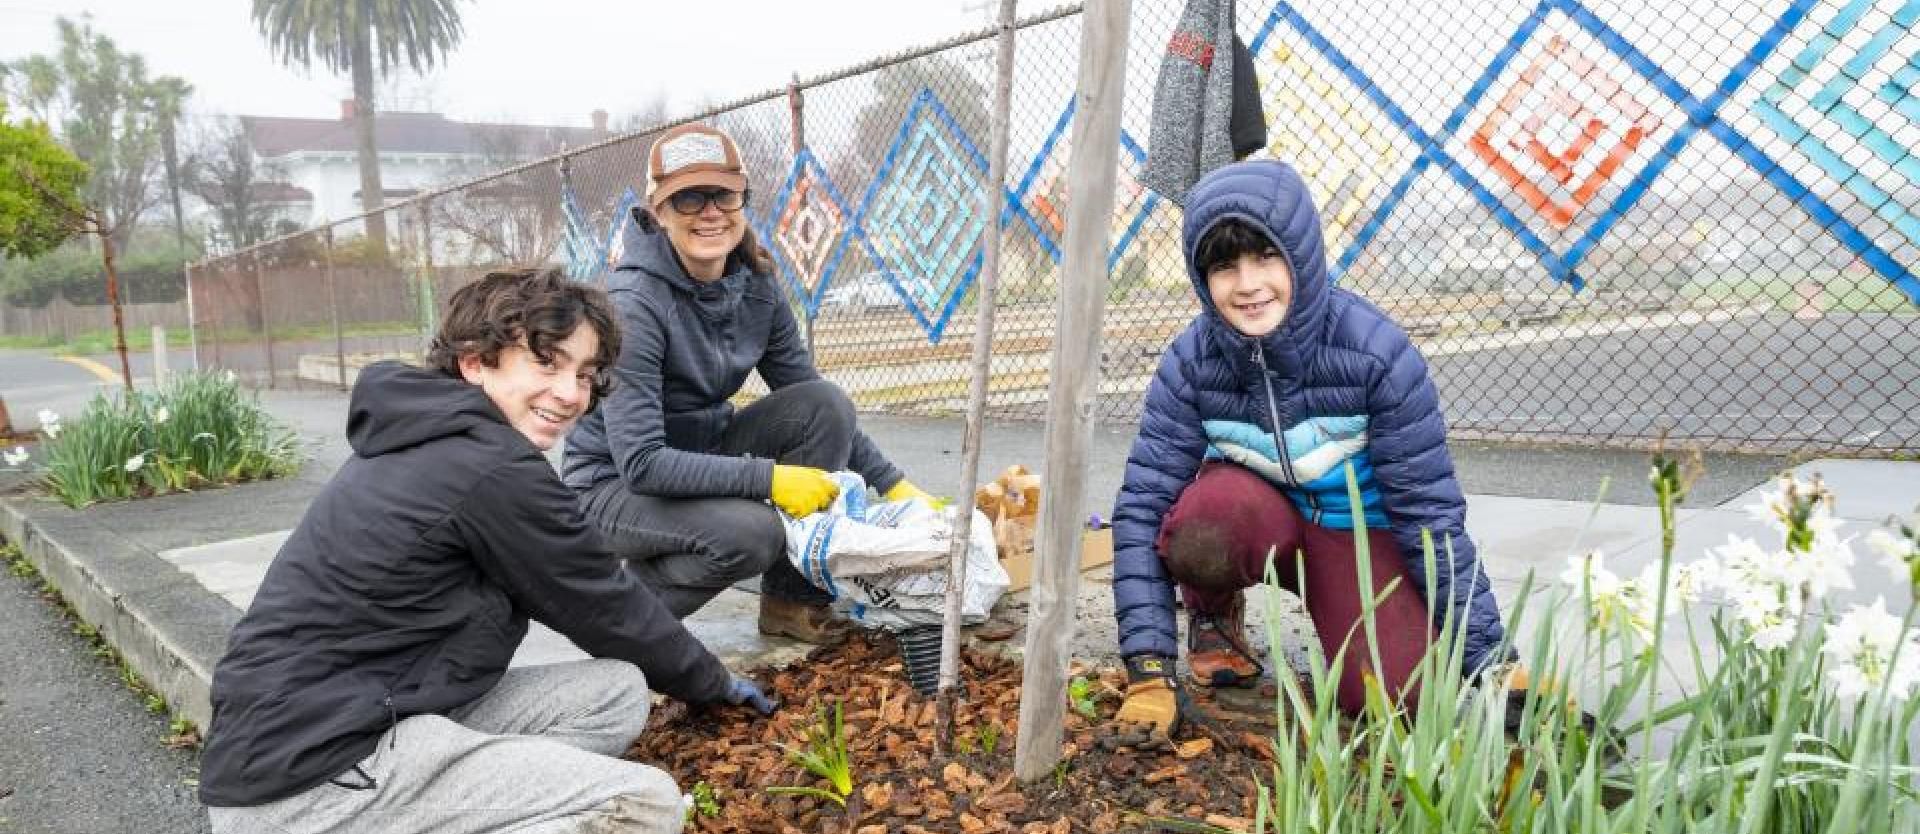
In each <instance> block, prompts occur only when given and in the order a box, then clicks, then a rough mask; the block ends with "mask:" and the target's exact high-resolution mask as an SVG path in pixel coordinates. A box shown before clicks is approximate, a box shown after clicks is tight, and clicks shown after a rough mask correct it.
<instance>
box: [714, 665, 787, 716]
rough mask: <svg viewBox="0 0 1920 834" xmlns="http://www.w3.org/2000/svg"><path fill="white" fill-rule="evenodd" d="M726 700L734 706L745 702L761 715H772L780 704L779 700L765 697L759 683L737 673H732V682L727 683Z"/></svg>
mask: <svg viewBox="0 0 1920 834" xmlns="http://www.w3.org/2000/svg"><path fill="white" fill-rule="evenodd" d="M726 701H727V703H729V704H732V705H734V706H736V707H737V706H740V705H741V704H746V705H747V706H750V707H753V711H754V712H757V713H760V714H761V715H772V714H773V711H774V710H775V709H777V708H779V706H780V702H778V701H775V700H773V699H772V698H769V697H767V694H766V693H764V692H761V691H760V685H759V684H756V683H754V682H753V681H750V680H747V679H746V678H743V677H740V676H739V675H734V676H733V682H732V683H729V684H727V694H726Z"/></svg>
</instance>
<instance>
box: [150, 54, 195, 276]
mask: <svg viewBox="0 0 1920 834" xmlns="http://www.w3.org/2000/svg"><path fill="white" fill-rule="evenodd" d="M149 94H150V95H151V96H152V97H153V107H154V115H155V116H156V117H157V118H158V119H159V120H160V153H161V161H162V162H164V163H165V164H166V171H167V197H168V198H169V199H170V200H171V201H172V203H173V236H174V239H175V240H176V241H177V242H178V243H179V244H180V248H182V249H185V248H186V247H187V226H186V220H185V219H184V218H183V217H182V215H181V211H180V145H179V136H178V133H179V131H178V130H177V128H178V127H179V126H180V111H181V109H182V107H183V106H184V105H185V104H186V101H187V97H188V96H190V95H193V85H192V84H188V83H187V82H186V81H185V80H183V79H180V78H176V77H174V76H171V75H163V76H160V77H159V78H156V79H154V80H153V87H152V88H151V90H150V93H149Z"/></svg>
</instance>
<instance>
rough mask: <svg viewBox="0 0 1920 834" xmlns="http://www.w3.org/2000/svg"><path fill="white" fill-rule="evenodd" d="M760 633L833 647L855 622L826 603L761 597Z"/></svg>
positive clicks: (849, 631)
mask: <svg viewBox="0 0 1920 834" xmlns="http://www.w3.org/2000/svg"><path fill="white" fill-rule="evenodd" d="M760 633H761V634H768V635H773V636H776V637H790V638H792V639H795V640H798V641H800V642H802V643H812V644H814V645H816V646H831V645H835V644H837V643H839V642H840V641H842V640H845V639H847V635H849V634H851V633H853V623H852V622H851V621H850V620H848V619H847V618H845V617H840V616H836V615H835V614H834V613H833V609H832V608H830V607H828V606H827V605H826V604H825V603H806V602H800V601H798V600H790V599H781V598H779V597H771V596H764V595H763V596H761V597H760Z"/></svg>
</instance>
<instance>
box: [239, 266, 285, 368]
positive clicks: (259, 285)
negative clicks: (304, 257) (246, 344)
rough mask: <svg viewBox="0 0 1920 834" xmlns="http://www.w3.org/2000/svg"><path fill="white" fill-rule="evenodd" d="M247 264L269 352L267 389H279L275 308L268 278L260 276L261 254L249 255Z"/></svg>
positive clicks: (261, 333) (262, 341) (261, 330)
mask: <svg viewBox="0 0 1920 834" xmlns="http://www.w3.org/2000/svg"><path fill="white" fill-rule="evenodd" d="M247 264H248V265H249V266H250V267H251V271H252V272H253V295H254V298H255V299H256V300H257V302H258V303H259V305H260V309H259V314H260V339H261V343H262V344H264V345H266V351H267V387H268V388H277V387H279V385H280V368H279V366H278V365H277V364H275V362H274V357H273V353H274V351H273V315H272V310H273V308H272V306H271V305H269V304H268V303H267V282H266V277H265V276H263V275H261V274H260V254H259V253H258V252H249V253H247Z"/></svg>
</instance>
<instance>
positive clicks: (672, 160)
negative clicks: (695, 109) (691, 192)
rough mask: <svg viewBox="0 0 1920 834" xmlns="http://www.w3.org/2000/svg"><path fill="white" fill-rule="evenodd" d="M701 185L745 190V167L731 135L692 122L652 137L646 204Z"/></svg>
mask: <svg viewBox="0 0 1920 834" xmlns="http://www.w3.org/2000/svg"><path fill="white" fill-rule="evenodd" d="M700 186H719V187H721V188H728V189H732V190H734V191H745V190H747V169H746V166H744V165H742V164H741V162H740V148H739V147H738V146H736V145H734V143H733V137H731V136H728V135H727V134H726V133H725V132H724V131H722V130H720V129H719V128H716V127H712V126H710V125H704V124H700V123H698V122H694V123H689V124H684V125H680V126H679V127H676V128H674V129H672V130H669V131H667V132H666V133H665V134H664V135H662V136H661V137H660V138H659V139H657V140H655V141H654V143H653V149H652V150H650V151H648V152H647V204H648V205H650V206H654V207H656V208H657V207H659V205H660V204H661V203H663V202H666V200H667V198H668V197H671V196H673V195H674V194H675V193H676V192H679V191H682V190H685V189H688V188H697V187H700Z"/></svg>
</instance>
